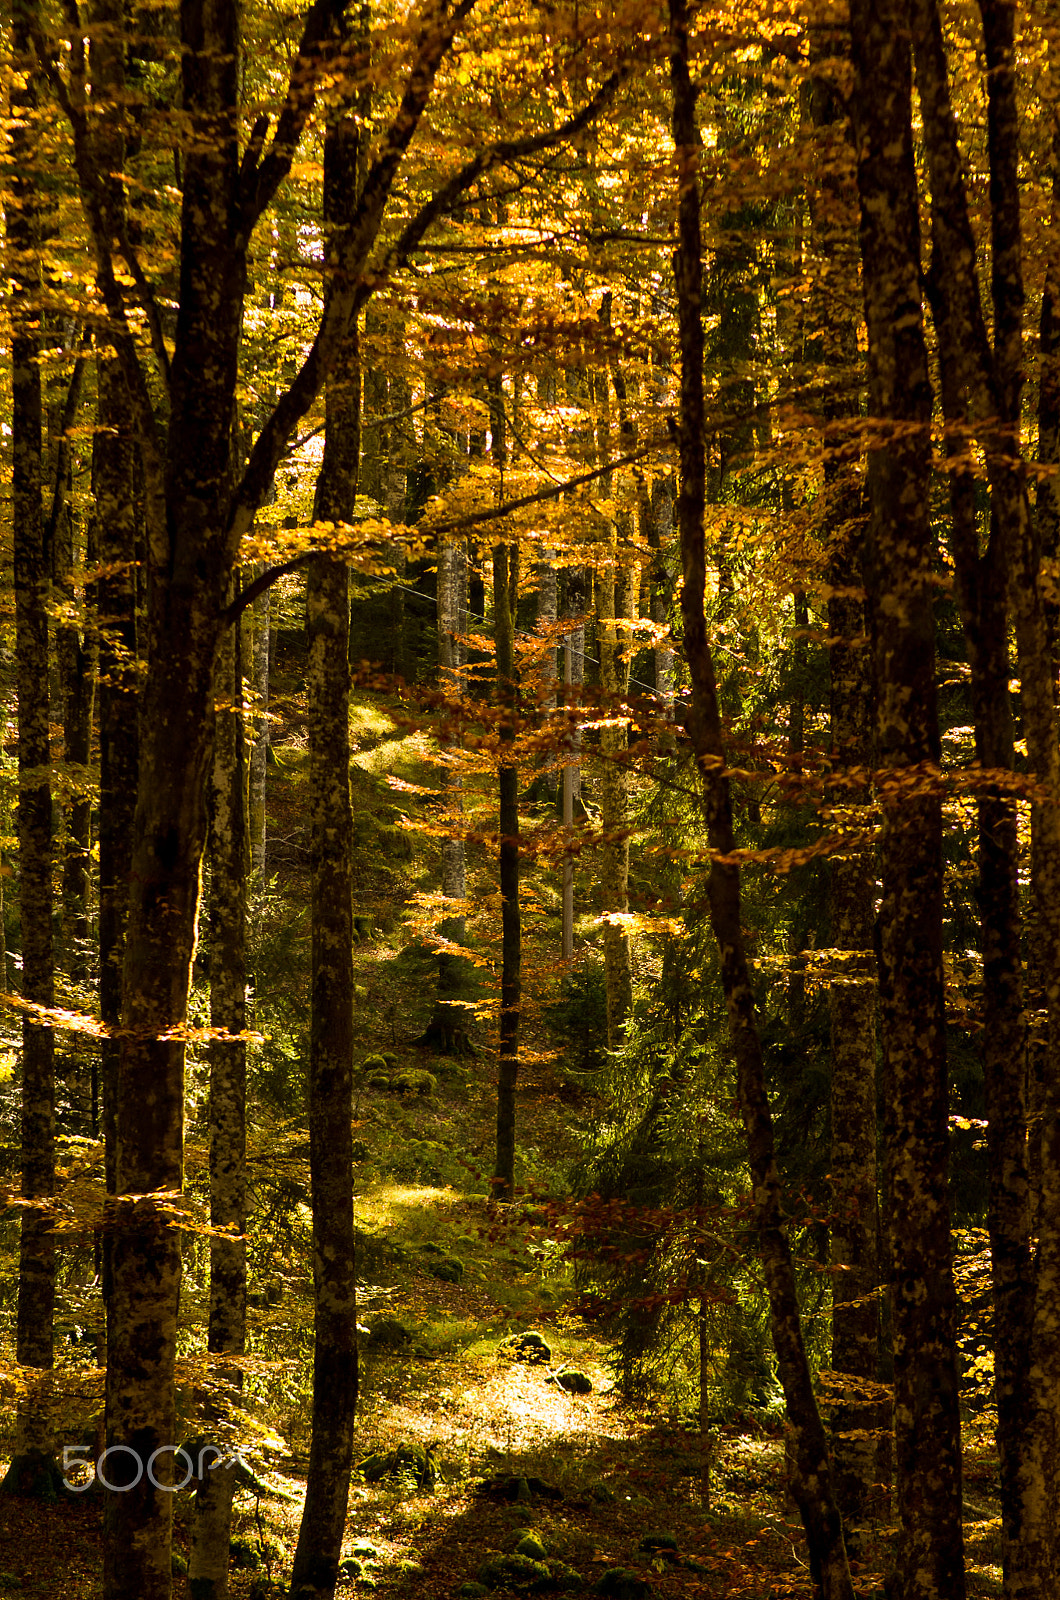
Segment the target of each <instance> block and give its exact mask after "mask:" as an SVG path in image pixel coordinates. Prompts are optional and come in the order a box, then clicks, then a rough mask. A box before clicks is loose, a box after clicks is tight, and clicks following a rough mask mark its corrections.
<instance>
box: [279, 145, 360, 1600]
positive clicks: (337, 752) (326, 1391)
mask: <svg viewBox="0 0 1060 1600" xmlns="http://www.w3.org/2000/svg"><path fill="white" fill-rule="evenodd" d="M358 127H359V123H358V120H356V119H355V118H353V117H350V116H346V117H343V118H341V119H336V120H334V121H332V123H331V124H330V126H329V127H328V130H327V134H326V137H325V146H324V229H325V250H326V252H327V253H328V256H329V257H330V264H331V277H330V278H329V283H328V291H327V292H329V293H331V292H334V291H335V289H336V288H337V287H338V286H339V285H338V271H339V269H338V246H339V243H340V240H341V236H342V232H343V229H344V228H345V227H347V226H348V225H349V223H350V221H351V220H352V218H353V216H354V214H355V210H356V205H357V198H358V192H359V188H360V183H361V181H362V178H363V168H362V162H363V157H364V151H363V148H362V144H361V140H360V136H359V132H358ZM360 417H361V378H360V360H359V352H358V345H357V331H356V327H353V328H351V329H350V332H349V334H348V335H347V338H346V341H345V343H344V347H343V348H342V350H341V351H340V353H339V357H338V360H337V361H336V366H335V372H334V375H333V376H332V377H331V378H329V380H328V386H327V411H326V427H325V443H324V460H323V464H322V466H321V470H320V477H319V479H318V482H317V498H316V516H317V517H318V518H320V519H321V520H324V521H329V522H341V521H346V520H348V519H349V518H350V517H351V516H352V514H353V507H354V502H355V500H356V497H357V470H358V464H359V458H360ZM306 599H307V606H308V614H309V673H308V678H309V761H310V774H309V784H310V794H311V796H312V806H313V812H312V919H313V956H312V960H313V977H312V984H313V994H312V1022H311V1035H310V1056H309V1117H310V1123H309V1151H310V1156H309V1159H310V1173H311V1179H312V1189H313V1288H314V1330H315V1344H314V1349H313V1436H312V1442H311V1445H310V1456H309V1472H308V1475H307V1479H306V1498H305V1506H304V1509H303V1512H302V1524H301V1527H300V1529H299V1532H298V1548H297V1551H296V1553H295V1559H294V1571H293V1574H292V1577H291V1600H315V1597H321V1600H323V1597H325V1596H326V1597H328V1600H330V1596H331V1595H332V1594H333V1593H334V1590H335V1582H336V1575H337V1572H338V1563H339V1557H340V1555H341V1553H342V1536H343V1530H344V1528H345V1524H346V1506H347V1501H348V1498H349V1488H350V1470H351V1467H352V1464H353V1429H354V1417H355V1413H356V1408H357V1378H358V1370H357V1280H356V1264H355V1256H354V1232H353V1133H352V1126H351V1118H352V1115H353V880H352V856H353V811H352V807H351V802H350V731H349V722H350V709H349V708H350V694H349V668H348V659H349V619H350V600H349V573H348V569H347V567H346V564H345V562H344V561H342V560H336V559H335V558H334V557H332V556H326V555H324V556H318V557H316V558H315V559H314V561H313V562H312V563H311V565H310V568H309V577H308V583H307V595H306Z"/></svg>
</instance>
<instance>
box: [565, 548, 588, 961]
mask: <svg viewBox="0 0 1060 1600" xmlns="http://www.w3.org/2000/svg"><path fill="white" fill-rule="evenodd" d="M584 607H585V572H584V569H583V568H581V567H568V568H567V569H566V571H565V573H564V583H563V614H564V617H566V618H575V617H577V618H579V622H578V625H577V626H576V627H573V628H571V630H570V632H569V633H566V634H564V636H563V688H564V701H565V704H566V709H567V748H566V751H565V753H564V760H563V835H564V840H565V850H564V855H563V905H562V917H563V931H562V946H561V949H562V957H563V960H564V961H573V959H574V806H575V802H576V801H577V800H580V798H581V743H582V736H581V715H582V712H581V696H580V690H581V687H582V684H583V682H584V679H585V624H584V622H583V621H581V620H580V619H581V617H582V614H583V611H584Z"/></svg>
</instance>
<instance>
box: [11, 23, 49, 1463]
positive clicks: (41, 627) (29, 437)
mask: <svg viewBox="0 0 1060 1600" xmlns="http://www.w3.org/2000/svg"><path fill="white" fill-rule="evenodd" d="M29 23H30V18H29V16H28V10H27V7H26V6H24V4H23V3H22V0H15V4H14V7H13V13H12V29H11V46H12V50H13V53H14V56H15V60H16V61H17V62H18V63H19V65H20V67H22V68H23V70H25V71H26V80H25V82H24V84H23V85H21V86H17V87H13V88H12V90H11V101H12V108H13V110H14V112H15V116H16V123H15V125H14V126H13V128H12V130H11V135H10V137H11V143H12V168H13V174H12V177H11V180H10V182H11V190H10V195H9V199H8V202H7V206H6V217H5V221H6V228H7V258H8V273H9V276H10V279H11V296H10V305H9V310H10V317H11V331H12V338H11V435H12V437H11V455H12V473H11V516H12V527H13V533H14V566H15V673H16V684H17V698H18V848H19V911H20V920H21V933H22V993H23V995H24V996H25V998H26V999H27V1000H29V1001H32V1002H34V1003H35V1004H37V1005H41V1006H51V1005H53V1004H54V1002H55V989H54V982H55V978H54V967H53V948H52V793H51V747H50V742H49V691H48V612H47V606H48V598H49V583H48V565H49V563H48V552H47V551H46V549H45V547H44V532H45V530H44V520H43V515H42V506H41V451H42V443H43V439H42V413H41V378H40V361H39V357H40V335H39V331H38V329H39V322H40V315H41V307H40V289H41V283H40V253H39V249H40V232H39V229H40V201H39V196H38V194H37V188H36V172H35V166H34V163H35V161H36V159H37V156H36V152H35V150H34V123H35V119H36V116H37V90H36V83H35V75H34V72H33V69H32V67H31V65H30V63H31V61H32V52H31V49H30V40H29ZM21 1164H22V1194H23V1197H24V1199H26V1200H27V1201H34V1200H41V1201H46V1199H47V1197H48V1196H51V1195H53V1194H54V1192H55V1062H54V1044H53V1036H52V1029H51V1023H50V1022H44V1021H41V1020H38V1019H37V1018H35V1017H34V1016H33V1015H32V1013H26V1014H25V1015H24V1017H23V1022H22V1127H21ZM54 1309H55V1247H54V1243H53V1240H52V1236H51V1223H50V1221H49V1218H48V1212H47V1208H46V1206H44V1207H42V1206H34V1205H32V1204H31V1205H28V1206H27V1207H26V1208H25V1210H24V1211H23V1212H22V1230H21V1242H20V1248H19V1270H18V1310H17V1321H16V1336H15V1338H16V1343H15V1354H16V1359H17V1360H18V1362H19V1364H20V1365H21V1366H24V1367H30V1368H33V1369H36V1371H37V1372H38V1373H39V1379H38V1380H37V1382H36V1383H35V1384H34V1386H33V1387H32V1388H31V1389H30V1391H29V1393H28V1394H27V1396H26V1397H25V1399H24V1400H23V1401H22V1403H21V1404H20V1407H19V1440H18V1452H19V1458H20V1459H16V1461H15V1463H13V1465H12V1468H11V1471H10V1472H9V1474H8V1477H7V1479H6V1480H5V1481H6V1483H7V1484H8V1486H9V1487H12V1488H14V1487H16V1486H17V1487H19V1488H22V1489H26V1490H29V1491H30V1492H33V1491H34V1490H35V1489H38V1488H41V1487H43V1484H42V1483H40V1482H38V1481H37V1480H36V1478H35V1474H34V1470H33V1468H34V1464H35V1465H36V1467H37V1469H38V1470H45V1471H46V1465H45V1461H44V1459H43V1458H44V1457H45V1456H46V1455H48V1454H50V1451H51V1447H52V1435H53V1428H54V1423H53V1419H52V1418H51V1417H50V1415H49V1405H48V1396H49V1383H48V1377H47V1374H49V1373H50V1370H51V1367H52V1362H53V1333H52V1320H53V1315H54Z"/></svg>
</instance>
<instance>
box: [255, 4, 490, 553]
mask: <svg viewBox="0 0 1060 1600" xmlns="http://www.w3.org/2000/svg"><path fill="white" fill-rule="evenodd" d="M473 5H474V0H458V4H457V5H456V7H455V9H454V10H453V12H452V13H451V14H447V13H446V11H445V9H444V4H443V6H442V8H441V11H440V14H439V12H438V11H435V10H434V9H433V8H432V9H429V10H428V12H427V13H426V14H425V16H424V19H423V21H422V23H421V26H420V31H419V36H418V39H417V44H416V49H415V51H414V53H413V60H412V66H411V68H410V70H409V75H408V81H407V83H406V85H405V92H404V94H403V95H402V97H401V104H400V105H399V107H398V109H397V111H396V113H395V115H394V119H393V121H392V122H391V124H390V129H389V131H388V133H387V136H386V139H385V141H384V143H383V148H382V149H381V151H380V152H379V155H378V156H377V157H376V159H375V161H374V162H373V163H372V166H371V169H370V170H369V172H368V175H367V177H366V179H365V183H364V188H363V189H362V191H361V198H360V200H359V202H358V206H357V211H356V214H355V216H354V218H353V221H352V222H351V224H350V227H349V230H348V232H347V235H346V240H345V242H344V246H343V250H342V266H341V275H340V278H339V281H337V282H336V284H335V287H334V290H333V292H332V294H331V295H330V296H329V298H328V305H327V308H326V310H325V312H324V315H323V317H322V318H321V322H320V327H319V328H318V330H317V336H316V338H315V339H314V341H313V345H312V348H311V349H310V351H309V354H308V355H307V356H306V358H305V361H304V362H303V363H302V367H301V370H300V371H299V372H298V373H297V375H296V376H295V379H294V382H293V383H292V384H291V386H290V388H289V389H288V390H287V392H286V394H284V395H282V396H281V397H280V399H279V401H278V402H277V404H276V406H275V407H274V409H273V411H272V414H271V416H270V417H269V418H268V419H267V420H266V422H265V425H264V427H263V428H262V430H261V432H260V433H259V434H258V437H257V440H256V441H255V444H254V448H253V450H252V451H251V453H250V460H249V461H248V463H247V468H246V471H245V472H244V474H243V479H242V482H241V483H240V485H239V488H238V489H237V491H236V493H235V496H234V498H233V500H232V510H231V514H230V516H229V522H228V537H229V539H230V541H231V543H232V547H233V555H234V554H235V552H236V551H237V550H238V546H239V541H240V539H241V538H242V536H243V534H244V533H245V532H247V531H248V530H249V528H250V525H251V522H252V521H253V519H254V513H255V512H256V511H257V509H258V507H259V506H260V505H261V504H262V502H263V501H264V498H265V495H266V494H267V493H268V488H269V484H270V483H271V482H272V476H273V473H274V472H275V470H276V466H277V464H278V462H279V460H280V457H281V456H282V454H283V451H284V448H285V446H286V443H287V440H288V439H289V438H290V436H291V433H292V432H293V431H294V429H295V427H296V426H297V424H298V423H299V422H300V421H301V419H302V417H304V416H305V414H306V412H307V411H308V410H309V407H310V406H311V405H312V403H313V401H314V400H315V399H316V397H317V395H318V394H319V392H320V389H321V387H322V385H323V382H324V379H325V377H326V376H327V373H328V369H329V367H330V366H331V363H332V361H333V360H334V358H335V352H336V350H337V349H338V347H339V345H340V344H341V342H342V340H343V338H344V337H345V334H346V330H347V328H348V327H349V324H350V321H351V319H352V318H353V317H354V316H356V314H357V309H358V301H357V299H356V293H355V288H354V285H356V284H357V282H358V280H359V278H360V276H361V274H362V272H363V271H364V268H365V264H366V263H367V260H368V255H369V252H370V250H371V249H372V247H373V245H374V244H375V241H376V239H377V238H378V235H379V227H380V224H381V222H382V219H383V212H384V210H385V208H386V204H387V201H388V199H389V197H390V192H391V189H392V188H393V185H394V179H395V177H396V176H397V172H398V168H399V167H400V165H401V161H402V158H403V156H404V154H405V151H406V150H407V149H408V146H409V144H410V143H411V140H412V136H413V134H414V133H415V131H416V128H417V127H418V125H419V121H420V118H421V116H422V115H423V111H424V108H425V106H426V104H427V101H428V99H429V98H430V94H431V89H432V87H433V85H434V79H435V76H436V75H437V72H438V68H439V66H440V65H441V63H442V60H443V58H444V57H445V55H446V52H447V51H448V49H449V46H450V45H451V44H452V42H453V38H454V36H455V34H456V31H457V29H458V27H459V26H460V24H461V22H462V21H463V20H464V18H465V17H466V16H467V14H468V12H469V11H470V10H471V9H472V7H473Z"/></svg>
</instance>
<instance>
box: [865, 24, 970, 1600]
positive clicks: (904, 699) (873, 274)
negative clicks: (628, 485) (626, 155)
mask: <svg viewBox="0 0 1060 1600" xmlns="http://www.w3.org/2000/svg"><path fill="white" fill-rule="evenodd" d="M851 29H852V36H853V58H854V73H855V91H854V100H853V106H854V133H855V142H856V148H857V157H858V190H859V195H860V200H861V247H862V263H863V284H864V298H865V316H866V322H867V325H868V335H869V395H870V400H869V404H870V415H871V416H872V417H873V418H874V419H875V428H876V433H875V437H874V440H873V442H872V445H871V448H870V454H869V492H870V500H871V518H870V525H869V544H868V550H867V559H866V579H867V586H868V591H869V608H870V616H871V621H872V629H873V635H874V637H873V650H874V661H875V670H876V693H877V711H876V731H877V740H878V760H879V762H880V764H881V766H882V767H883V768H885V769H888V772H887V776H886V777H885V778H884V779H883V781H882V789H881V807H882V812H883V828H882V845H881V856H882V864H883V902H882V907H881V912H880V926H881V941H880V1005H881V1022H882V1034H883V1066H884V1105H885V1147H886V1159H887V1163H888V1196H889V1206H890V1215H889V1223H890V1251H891V1273H892V1316H893V1326H894V1365H895V1465H896V1474H897V1489H898V1511H899V1520H900V1535H899V1547H898V1552H897V1565H896V1570H895V1575H894V1581H895V1592H896V1594H897V1595H900V1596H901V1597H902V1600H942V1597H945V1600H961V1597H962V1596H963V1594H964V1546H963V1532H962V1527H961V1447H960V1413H959V1409H958V1399H959V1396H958V1382H957V1363H956V1351H955V1343H954V1340H955V1332H956V1323H955V1306H956V1300H955V1293H954V1286H953V1268H952V1243H951V1237H950V1219H949V1203H948V1196H947V1190H946V1180H947V1149H948V1145H947V1140H948V1122H947V1118H948V1110H949V1106H948V1095H947V1088H948V1086H947V1077H946V1046H945V1013H944V1006H943V972H942V814H941V799H940V795H939V792H938V779H937V776H936V773H937V769H938V762H939V757H940V748H939V735H938V716H937V709H936V701H935V659H934V611H933V607H934V594H935V586H934V573H933V562H934V547H933V542H932V537H931V526H930V503H929V502H930V469H931V456H930V440H929V427H930V421H931V387H930V382H929V379H928V369H927V351H926V345H925V340H924V329H923V320H922V315H921V308H920V230H919V216H918V209H917V205H918V201H917V187H916V170H915V166H914V162H913V140H912V131H911V128H912V124H911V92H912V83H911V69H910V60H909V45H908V33H907V30H906V29H905V26H904V19H903V17H902V15H901V8H900V7H898V6H894V5H892V4H883V5H881V4H878V3H874V4H870V3H869V0H855V3H854V5H853V7H852V11H851Z"/></svg>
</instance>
